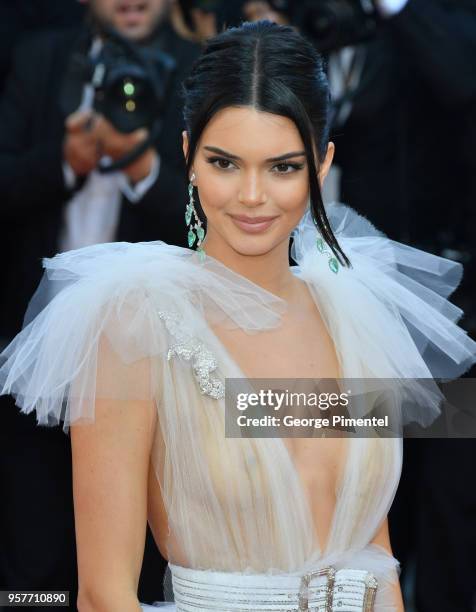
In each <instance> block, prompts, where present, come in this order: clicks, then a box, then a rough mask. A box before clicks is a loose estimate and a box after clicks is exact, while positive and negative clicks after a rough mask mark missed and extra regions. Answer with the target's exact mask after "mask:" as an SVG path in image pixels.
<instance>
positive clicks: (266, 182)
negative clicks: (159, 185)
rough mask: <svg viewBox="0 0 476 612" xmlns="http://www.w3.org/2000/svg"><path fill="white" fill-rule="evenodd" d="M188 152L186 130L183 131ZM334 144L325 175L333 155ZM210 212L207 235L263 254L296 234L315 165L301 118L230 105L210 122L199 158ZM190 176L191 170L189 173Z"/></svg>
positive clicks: (199, 181)
mask: <svg viewBox="0 0 476 612" xmlns="http://www.w3.org/2000/svg"><path fill="white" fill-rule="evenodd" d="M183 138H184V142H183V150H184V154H185V155H186V154H187V149H188V141H187V133H186V132H185V131H184V132H183ZM333 149H334V145H333V144H332V143H330V145H329V148H328V153H327V157H326V160H325V162H324V163H323V164H322V165H321V172H320V176H319V180H320V181H321V184H322V181H323V180H324V177H325V175H326V174H327V171H328V169H329V166H330V164H331V161H332V156H333ZM192 168H193V172H194V174H195V180H194V181H193V184H194V185H196V186H197V189H198V194H199V197H200V203H201V205H202V208H203V211H204V213H205V215H206V218H207V236H206V239H205V242H204V246H205V249H206V248H207V245H210V246H211V244H212V243H213V246H214V248H220V249H222V248H225V247H226V246H228V247H230V248H231V249H233V250H234V251H235V252H237V253H240V254H242V255H263V254H265V253H268V252H269V251H271V250H272V249H274V248H275V247H277V246H278V245H279V244H281V243H282V242H283V241H287V240H288V239H289V235H290V233H291V231H292V230H293V229H294V227H296V225H297V224H298V223H299V221H300V219H301V217H302V216H303V214H304V212H305V209H306V205H307V202H308V199H309V169H308V166H307V162H306V157H305V152H304V145H303V142H302V139H301V136H300V134H299V132H298V129H297V127H296V126H295V124H294V122H293V121H291V120H290V119H288V118H287V117H283V116H280V115H274V114H271V113H266V112H262V111H258V110H256V109H254V108H252V107H227V108H225V109H222V110H221V111H219V112H218V113H216V114H215V115H214V116H213V118H212V119H211V120H210V121H209V123H208V125H207V126H206V128H205V130H204V131H203V133H202V136H201V139H200V141H199V143H198V146H197V150H196V153H195V159H194V163H193V166H192ZM189 178H190V177H189Z"/></svg>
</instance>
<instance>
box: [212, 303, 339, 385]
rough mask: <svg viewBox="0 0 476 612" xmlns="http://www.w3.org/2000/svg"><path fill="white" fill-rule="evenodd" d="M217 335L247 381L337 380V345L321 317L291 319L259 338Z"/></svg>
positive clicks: (235, 332)
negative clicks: (279, 379) (253, 379)
mask: <svg viewBox="0 0 476 612" xmlns="http://www.w3.org/2000/svg"><path fill="white" fill-rule="evenodd" d="M214 333H215V335H216V336H217V337H218V339H219V341H220V342H221V344H222V345H223V347H224V348H225V349H226V351H227V352H228V354H229V355H230V357H231V359H232V360H233V361H234V363H235V364H236V365H237V366H238V368H239V369H240V370H241V372H242V373H243V374H244V375H245V376H246V377H247V378H274V379H276V378H288V379H289V378H337V377H339V372H340V368H339V362H338V358H337V354H336V350H335V347H334V343H333V341H332V339H331V337H330V335H329V332H328V330H327V328H326V326H325V324H324V322H323V321H322V319H321V318H320V317H317V318H316V317H305V316H303V315H301V316H298V315H296V316H292V317H289V318H288V319H287V320H286V321H285V322H284V324H283V325H281V326H280V327H279V328H276V329H271V330H266V331H262V332H259V333H257V334H246V333H244V332H243V331H241V330H226V329H215V330H214Z"/></svg>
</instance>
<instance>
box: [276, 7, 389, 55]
mask: <svg viewBox="0 0 476 612" xmlns="http://www.w3.org/2000/svg"><path fill="white" fill-rule="evenodd" d="M269 3H270V5H271V6H272V7H273V9H274V10H276V11H278V12H282V13H284V14H285V15H287V17H288V18H289V20H290V21H291V23H292V24H293V25H295V26H296V27H297V28H298V29H299V31H300V32H301V33H302V34H303V35H304V36H306V37H307V38H309V39H310V40H312V42H313V44H314V45H315V46H316V48H317V49H318V50H319V51H320V52H323V53H330V52H331V51H336V50H338V49H341V48H342V47H346V46H348V45H355V44H357V43H359V42H363V41H364V40H368V39H370V38H372V37H373V36H374V34H375V32H376V29H377V27H378V24H379V15H378V13H377V9H376V7H375V5H374V3H373V0H294V1H293V0H270V2H269Z"/></svg>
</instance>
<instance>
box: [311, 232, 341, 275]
mask: <svg viewBox="0 0 476 612" xmlns="http://www.w3.org/2000/svg"><path fill="white" fill-rule="evenodd" d="M316 247H317V250H318V251H319V253H323V254H326V255H328V256H329V259H328V260H327V263H328V264H329V268H330V269H331V270H332V272H334V273H335V274H337V272H338V271H339V262H338V261H337V258H336V257H334V255H333V253H331V252H330V251H329V250H328V249H327V248H326V247H327V244H326V242H325V241H324V239H323V238H322V237H321V236H320V235H319V236H318V238H317V240H316Z"/></svg>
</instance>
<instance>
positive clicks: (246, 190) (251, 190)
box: [238, 172, 266, 206]
mask: <svg viewBox="0 0 476 612" xmlns="http://www.w3.org/2000/svg"><path fill="white" fill-rule="evenodd" d="M238 201H239V202H240V203H241V204H244V205H245V206H258V205H259V204H264V203H265V202H266V192H265V189H264V186H263V181H262V180H260V178H259V176H258V174H257V173H254V172H253V173H248V174H244V175H243V178H242V181H241V184H240V193H239V195H238Z"/></svg>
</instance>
